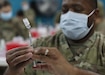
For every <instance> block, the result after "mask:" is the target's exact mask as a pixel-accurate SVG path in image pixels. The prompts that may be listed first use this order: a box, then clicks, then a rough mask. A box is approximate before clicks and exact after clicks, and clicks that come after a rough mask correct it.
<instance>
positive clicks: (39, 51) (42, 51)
mask: <svg viewBox="0 0 105 75" xmlns="http://www.w3.org/2000/svg"><path fill="white" fill-rule="evenodd" d="M46 50H49V52H51V50H52V49H51V48H47V47H41V48H36V49H35V50H34V51H35V54H37V55H45V52H46ZM48 55H51V54H50V53H48Z"/></svg>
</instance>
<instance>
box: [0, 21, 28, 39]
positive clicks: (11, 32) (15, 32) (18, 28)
mask: <svg viewBox="0 0 105 75" xmlns="http://www.w3.org/2000/svg"><path fill="white" fill-rule="evenodd" d="M20 23H21V21H20V22H16V21H14V20H10V21H8V22H5V21H0V39H5V40H6V41H10V40H12V39H13V37H15V36H22V37H23V38H27V37H28V32H27V31H26V30H25V27H22V26H23V24H20Z"/></svg>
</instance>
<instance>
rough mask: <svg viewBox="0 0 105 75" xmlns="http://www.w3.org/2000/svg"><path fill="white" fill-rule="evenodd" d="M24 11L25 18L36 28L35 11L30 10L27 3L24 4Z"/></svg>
mask: <svg viewBox="0 0 105 75" xmlns="http://www.w3.org/2000/svg"><path fill="white" fill-rule="evenodd" d="M22 10H23V12H24V16H25V17H27V18H28V19H29V20H30V23H31V25H32V27H35V13H34V11H33V9H31V8H30V5H29V3H28V2H27V1H25V0H24V1H23V2H22Z"/></svg>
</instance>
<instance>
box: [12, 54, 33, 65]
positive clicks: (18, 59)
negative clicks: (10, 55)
mask: <svg viewBox="0 0 105 75" xmlns="http://www.w3.org/2000/svg"><path fill="white" fill-rule="evenodd" d="M32 56H33V54H32V53H27V54H25V55H22V56H19V57H16V58H15V59H14V60H12V61H11V64H13V65H14V66H16V65H17V64H19V63H22V62H24V61H27V60H29V59H31V58H32Z"/></svg>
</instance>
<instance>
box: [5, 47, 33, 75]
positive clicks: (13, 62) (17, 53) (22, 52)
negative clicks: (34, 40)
mask: <svg viewBox="0 0 105 75" xmlns="http://www.w3.org/2000/svg"><path fill="white" fill-rule="evenodd" d="M32 52H33V49H32V48H30V47H21V48H15V49H12V50H10V51H8V52H7V53H6V61H7V63H8V65H9V68H8V70H7V72H6V73H5V75H16V74H17V75H18V74H19V75H20V74H21V73H22V72H23V71H24V68H25V66H26V65H28V64H29V63H32V57H33V54H32Z"/></svg>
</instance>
